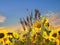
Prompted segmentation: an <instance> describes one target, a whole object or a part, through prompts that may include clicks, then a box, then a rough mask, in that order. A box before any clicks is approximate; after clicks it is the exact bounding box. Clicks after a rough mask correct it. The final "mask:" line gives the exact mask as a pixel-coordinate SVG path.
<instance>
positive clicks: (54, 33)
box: [49, 30, 58, 42]
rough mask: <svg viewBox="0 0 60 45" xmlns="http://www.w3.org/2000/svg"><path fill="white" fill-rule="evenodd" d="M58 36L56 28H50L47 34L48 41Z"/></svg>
mask: <svg viewBox="0 0 60 45" xmlns="http://www.w3.org/2000/svg"><path fill="white" fill-rule="evenodd" d="M57 37H58V31H57V30H52V31H51V32H50V35H49V40H50V41H53V42H54V41H55V40H56V39H57Z"/></svg>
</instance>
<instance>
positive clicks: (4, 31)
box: [0, 30, 7, 42]
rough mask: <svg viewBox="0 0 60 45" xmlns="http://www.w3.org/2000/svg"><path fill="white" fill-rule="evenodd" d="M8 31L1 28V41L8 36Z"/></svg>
mask: <svg viewBox="0 0 60 45" xmlns="http://www.w3.org/2000/svg"><path fill="white" fill-rule="evenodd" d="M6 33H7V31H6V30H1V31H0V42H3V41H4V38H7V34H6Z"/></svg>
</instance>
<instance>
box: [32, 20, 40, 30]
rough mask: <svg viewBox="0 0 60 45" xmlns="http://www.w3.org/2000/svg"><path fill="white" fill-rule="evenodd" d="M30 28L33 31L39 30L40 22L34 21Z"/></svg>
mask: <svg viewBox="0 0 60 45" xmlns="http://www.w3.org/2000/svg"><path fill="white" fill-rule="evenodd" d="M32 27H33V29H34V30H41V22H40V21H36V22H35V23H33V26H32Z"/></svg>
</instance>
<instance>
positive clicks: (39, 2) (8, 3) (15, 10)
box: [0, 0, 60, 26]
mask: <svg viewBox="0 0 60 45" xmlns="http://www.w3.org/2000/svg"><path fill="white" fill-rule="evenodd" d="M26 9H29V11H28V12H27V10H26ZM34 9H39V10H40V12H41V14H45V13H48V11H52V12H60V0H0V14H1V15H2V16H5V17H6V21H5V22H3V23H0V26H9V25H15V24H18V23H19V18H23V17H26V16H27V15H28V14H29V13H30V11H34Z"/></svg>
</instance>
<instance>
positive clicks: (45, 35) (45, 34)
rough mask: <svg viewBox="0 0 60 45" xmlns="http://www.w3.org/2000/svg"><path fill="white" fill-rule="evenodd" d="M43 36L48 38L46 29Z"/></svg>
mask: <svg viewBox="0 0 60 45" xmlns="http://www.w3.org/2000/svg"><path fill="white" fill-rule="evenodd" d="M43 37H44V38H45V39H48V38H49V36H48V34H47V33H46V31H44V32H43Z"/></svg>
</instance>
